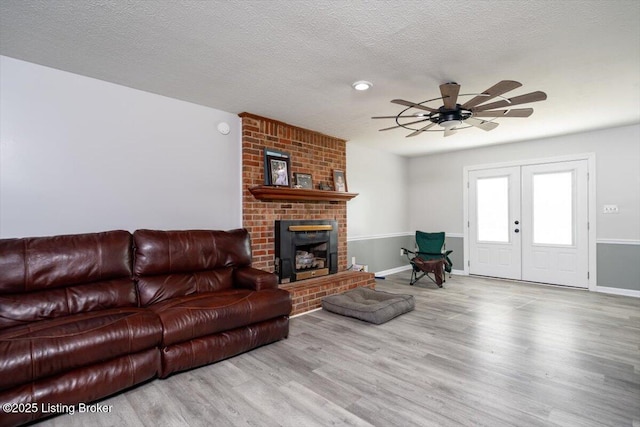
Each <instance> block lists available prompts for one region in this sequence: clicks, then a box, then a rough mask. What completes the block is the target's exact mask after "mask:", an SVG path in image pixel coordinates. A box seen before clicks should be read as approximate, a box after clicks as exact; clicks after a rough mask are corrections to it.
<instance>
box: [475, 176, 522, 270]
mask: <svg viewBox="0 0 640 427" xmlns="http://www.w3.org/2000/svg"><path fill="white" fill-rule="evenodd" d="M469 184H470V185H469V199H470V200H471V201H472V203H471V204H470V209H469V236H470V242H471V244H470V246H469V252H470V253H469V258H470V259H471V263H470V265H469V269H470V270H469V271H470V272H471V274H479V275H481V276H493V277H503V278H505V279H520V278H521V262H520V258H521V238H520V236H521V235H520V229H519V227H518V224H519V221H520V167H519V166H516V167H509V168H498V169H487V170H480V171H471V172H470V173H469Z"/></svg>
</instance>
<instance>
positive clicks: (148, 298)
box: [0, 229, 291, 426]
mask: <svg viewBox="0 0 640 427" xmlns="http://www.w3.org/2000/svg"><path fill="white" fill-rule="evenodd" d="M290 312H291V297H290V295H289V293H288V292H287V291H284V290H281V289H278V285H277V276H275V275H274V274H272V273H268V272H266V271H262V270H257V269H255V268H253V267H251V245H250V238H249V234H248V232H247V231H246V230H244V229H238V230H231V231H210V230H190V231H157V230H137V231H135V232H134V233H133V235H132V234H131V233H129V232H127V231H108V232H103V233H88V234H78V235H64V236H52V237H35V238H23V239H3V240H0V404H1V405H2V406H0V426H15V425H19V424H22V423H26V422H29V421H32V420H35V419H38V418H41V417H44V416H48V415H54V414H52V413H51V411H50V410H49V409H50V408H58V407H64V405H76V404H79V403H86V402H92V401H95V400H98V399H101V398H103V397H106V396H109V395H111V394H114V393H116V392H118V391H120V390H124V389H127V388H129V387H132V386H134V385H136V384H139V383H142V382H145V381H148V380H150V379H152V378H155V377H160V378H165V377H167V376H169V375H171V374H172V373H174V372H179V371H183V370H186V369H191V368H194V367H197V366H202V365H205V364H208V363H212V362H216V361H219V360H222V359H225V358H228V357H231V356H234V355H237V354H240V353H242V352H245V351H248V350H251V349H253V348H256V347H259V346H261V345H264V344H268V343H271V342H274V341H277V340H279V339H282V338H286V337H287V335H288V332H289V313H290Z"/></svg>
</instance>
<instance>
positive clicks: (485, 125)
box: [464, 117, 498, 131]
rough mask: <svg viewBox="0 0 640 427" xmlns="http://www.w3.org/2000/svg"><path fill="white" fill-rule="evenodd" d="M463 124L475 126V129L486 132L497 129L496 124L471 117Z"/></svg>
mask: <svg viewBox="0 0 640 427" xmlns="http://www.w3.org/2000/svg"><path fill="white" fill-rule="evenodd" d="M464 122H465V123H468V124H470V125H471V126H475V127H477V128H480V129H482V130H486V131H490V130H491V129H495V128H497V127H498V123H495V122H488V121H486V120H480V119H474V118H473V117H470V118H468V119H467V120H465V121H464Z"/></svg>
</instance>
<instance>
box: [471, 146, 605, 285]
mask: <svg viewBox="0 0 640 427" xmlns="http://www.w3.org/2000/svg"><path fill="white" fill-rule="evenodd" d="M575 160H586V161H587V177H588V179H587V199H588V200H587V221H588V224H589V230H588V239H589V242H588V245H587V250H588V251H589V266H588V268H589V278H588V284H589V290H590V291H595V290H596V288H597V285H598V284H597V277H598V274H597V270H596V268H597V257H596V250H597V244H596V213H597V207H596V154H595V153H581V154H570V155H566V156H554V157H544V158H535V159H522V160H513V161H508V162H500V163H488V164H487V163H485V164H479V165H471V166H464V167H463V168H462V183H463V185H462V197H463V201H462V206H463V223H462V229H463V230H464V233H463V234H464V239H463V242H464V265H463V267H464V270H463V274H464V275H466V276H468V275H469V261H470V260H469V255H470V250H469V242H470V240H469V172H471V171H477V170H483V169H495V168H504V167H512V166H528V165H539V164H545V163H559V162H570V161H575Z"/></svg>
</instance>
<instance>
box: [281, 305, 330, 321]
mask: <svg viewBox="0 0 640 427" xmlns="http://www.w3.org/2000/svg"><path fill="white" fill-rule="evenodd" d="M318 310H322V307H318V308H314V309H313V310H309V311H305V312H303V313H298V314H294V315H293V316H290V317H289V319H293V318H295V317H298V316H304V315H305V314H309V313H313V312H314V311H318Z"/></svg>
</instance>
